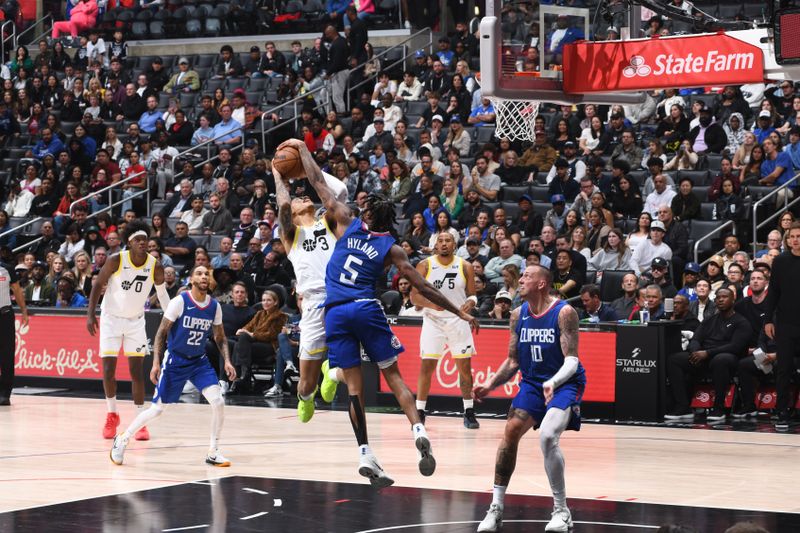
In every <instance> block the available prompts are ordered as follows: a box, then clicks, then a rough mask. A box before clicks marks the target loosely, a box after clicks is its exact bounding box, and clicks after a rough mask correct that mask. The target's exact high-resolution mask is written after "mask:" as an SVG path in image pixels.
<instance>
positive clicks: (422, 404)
mask: <svg viewBox="0 0 800 533" xmlns="http://www.w3.org/2000/svg"><path fill="white" fill-rule="evenodd" d="M427 405H428V400H417V409H418V410H420V411H424V410H425V407H426V406H427Z"/></svg>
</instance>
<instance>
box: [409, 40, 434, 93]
mask: <svg viewBox="0 0 800 533" xmlns="http://www.w3.org/2000/svg"><path fill="white" fill-rule="evenodd" d="M410 70H411V72H412V73H413V74H414V76H415V77H416V78H417V81H419V82H420V83H421V84H422V85H423V94H425V82H426V81H427V80H428V76H429V75H430V73H431V68H430V66H428V55H427V54H426V53H425V51H424V50H417V51H416V52H414V64H413V65H411V68H410Z"/></svg>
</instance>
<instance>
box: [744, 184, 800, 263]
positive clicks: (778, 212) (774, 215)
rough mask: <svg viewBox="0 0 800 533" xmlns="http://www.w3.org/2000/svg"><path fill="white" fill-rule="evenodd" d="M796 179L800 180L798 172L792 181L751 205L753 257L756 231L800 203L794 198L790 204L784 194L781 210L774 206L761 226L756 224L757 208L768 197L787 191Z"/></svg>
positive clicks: (755, 245)
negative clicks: (783, 190)
mask: <svg viewBox="0 0 800 533" xmlns="http://www.w3.org/2000/svg"><path fill="white" fill-rule="evenodd" d="M798 179H800V172H799V173H797V174H796V175H795V176H794V177H793V178H792V179H790V180H789V181H787V182H786V183H784V184H782V185H781V186H780V187H776V188H775V190H772V191H770V192H769V193H768V194H765V195H764V196H762V197H761V198H759V199H758V200H757V201H756V202H755V203H753V257H755V256H756V252H758V238H757V235H758V233H757V232H758V230H759V229H761V228H762V227H763V226H765V225H766V224H768V223H769V222H771V221H772V220H773V219H774V218H777V217H779V216H781V215H783V213H784V212H786V210H787V209H789V208H790V207H791V206H793V205H794V204H796V203H797V202H798V201H800V196H799V197H797V198H795V199H794V200H792V201H791V202H790V201H789V196H788V195H786V194H784V195H783V209H780V210H779V209H778V208H777V207H778V206H777V205H776V206H775V212H774V213H772V215H770V216H769V217H768V218H767V219H766V220H764V221H763V222H761V224H759V223H758V208H759V206H760V205H761V204H762V203H763V202H764V200H766V199H767V198H769V197H771V196H773V195H775V194H778V191H780V190H782V189H787V188H788V187H789V184H790V183H792V182H795V181H797V180H798Z"/></svg>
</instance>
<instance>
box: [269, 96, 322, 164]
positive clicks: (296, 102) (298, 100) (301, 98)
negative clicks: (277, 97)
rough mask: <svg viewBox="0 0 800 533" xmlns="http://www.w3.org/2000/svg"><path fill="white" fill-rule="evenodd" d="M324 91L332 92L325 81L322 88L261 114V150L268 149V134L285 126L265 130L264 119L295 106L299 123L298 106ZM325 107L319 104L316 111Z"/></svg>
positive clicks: (296, 118)
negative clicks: (285, 108)
mask: <svg viewBox="0 0 800 533" xmlns="http://www.w3.org/2000/svg"><path fill="white" fill-rule="evenodd" d="M324 91H330V83H328V82H327V81H324V82H323V84H322V86H320V87H317V88H316V89H311V90H310V91H308V92H307V93H303V94H301V95H297V96H295V97H294V98H292V99H291V100H287V101H286V102H283V103H282V104H278V105H276V106H275V107H273V108H270V109H268V110H266V111H264V112H263V113H261V121H260V122H261V149H262V150H264V149H266V146H267V133H270V132H272V131H274V130H276V129H278V128H279V127H282V126H284V124H276V125H274V126H272V127H271V128H270V129H268V130H265V129H264V119H265V118H266V117H267V115H272V114H273V113H277V112H278V111H279V110H280V109H283V108H284V107H288V106H290V105H291V106H294V121H295V122H297V121H298V120H299V116H300V114H299V113H298V112H297V104H298V103H300V102H301V101H303V100H307V99H308V97H309V96H311V95H313V94H316V93H321V92H324ZM315 101H316V99H315ZM324 105H325V104H324V103H321V104H317V107H315V108H314V109H317V108H319V107H322V106H324Z"/></svg>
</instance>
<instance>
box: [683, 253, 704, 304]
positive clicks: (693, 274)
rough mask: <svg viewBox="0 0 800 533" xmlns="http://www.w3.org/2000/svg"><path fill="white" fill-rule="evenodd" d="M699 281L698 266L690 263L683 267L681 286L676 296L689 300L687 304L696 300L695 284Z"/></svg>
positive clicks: (692, 262)
mask: <svg viewBox="0 0 800 533" xmlns="http://www.w3.org/2000/svg"><path fill="white" fill-rule="evenodd" d="M699 280H700V265H698V264H697V263H695V262H694V261H690V262H688V263H686V264H685V265H684V266H683V284H682V287H681V290H679V291H678V294H680V295H683V296H685V297H686V298H688V299H689V303H692V302H694V301H696V300H697V290H696V288H695V287H696V286H697V282H698V281H699Z"/></svg>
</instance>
